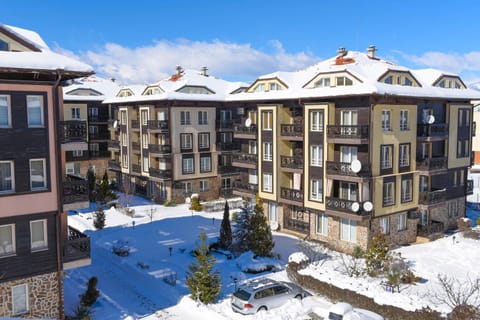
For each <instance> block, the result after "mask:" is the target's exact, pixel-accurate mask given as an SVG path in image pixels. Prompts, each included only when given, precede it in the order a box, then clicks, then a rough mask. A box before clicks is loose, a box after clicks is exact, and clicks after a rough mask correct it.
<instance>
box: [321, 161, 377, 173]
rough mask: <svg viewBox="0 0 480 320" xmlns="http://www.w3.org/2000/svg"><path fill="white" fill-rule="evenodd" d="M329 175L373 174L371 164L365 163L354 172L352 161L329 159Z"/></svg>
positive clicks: (327, 163) (327, 164)
mask: <svg viewBox="0 0 480 320" xmlns="http://www.w3.org/2000/svg"><path fill="white" fill-rule="evenodd" d="M326 166H327V168H326V169H327V175H338V176H349V177H370V176H371V175H372V170H371V165H370V164H364V165H362V168H361V169H360V171H359V172H353V171H352V166H351V163H349V162H338V161H327V162H326Z"/></svg>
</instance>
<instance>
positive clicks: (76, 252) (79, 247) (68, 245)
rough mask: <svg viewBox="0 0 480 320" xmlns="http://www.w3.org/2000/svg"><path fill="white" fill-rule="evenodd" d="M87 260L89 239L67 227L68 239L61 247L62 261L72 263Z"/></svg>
mask: <svg viewBox="0 0 480 320" xmlns="http://www.w3.org/2000/svg"><path fill="white" fill-rule="evenodd" d="M88 258H90V238H89V237H88V236H86V235H85V234H83V233H82V232H80V231H78V230H77V229H74V228H72V227H70V226H69V227H68V238H67V241H66V242H65V245H64V247H63V261H64V262H72V261H76V260H82V259H88Z"/></svg>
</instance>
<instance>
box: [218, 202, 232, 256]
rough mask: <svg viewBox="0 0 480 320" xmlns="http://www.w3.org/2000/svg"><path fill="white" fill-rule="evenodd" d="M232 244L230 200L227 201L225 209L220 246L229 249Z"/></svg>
mask: <svg viewBox="0 0 480 320" xmlns="http://www.w3.org/2000/svg"><path fill="white" fill-rule="evenodd" d="M231 245H232V226H231V225H230V208H229V207H228V201H225V209H224V210H223V220H222V225H221V227H220V248H222V249H225V250H227V249H229V248H230V246H231Z"/></svg>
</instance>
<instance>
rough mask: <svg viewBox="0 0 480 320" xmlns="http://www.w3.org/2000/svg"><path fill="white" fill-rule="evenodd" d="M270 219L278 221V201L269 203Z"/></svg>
mask: <svg viewBox="0 0 480 320" xmlns="http://www.w3.org/2000/svg"><path fill="white" fill-rule="evenodd" d="M268 220H270V221H275V222H278V211H277V203H276V202H269V203H268Z"/></svg>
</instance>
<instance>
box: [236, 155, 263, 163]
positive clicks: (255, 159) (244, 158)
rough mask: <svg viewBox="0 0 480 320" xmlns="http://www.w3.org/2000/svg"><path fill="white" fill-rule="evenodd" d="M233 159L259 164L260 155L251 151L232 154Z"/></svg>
mask: <svg viewBox="0 0 480 320" xmlns="http://www.w3.org/2000/svg"><path fill="white" fill-rule="evenodd" d="M233 161H235V162H241V163H248V164H257V162H258V155H256V154H251V153H238V154H234V155H232V162H233Z"/></svg>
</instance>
